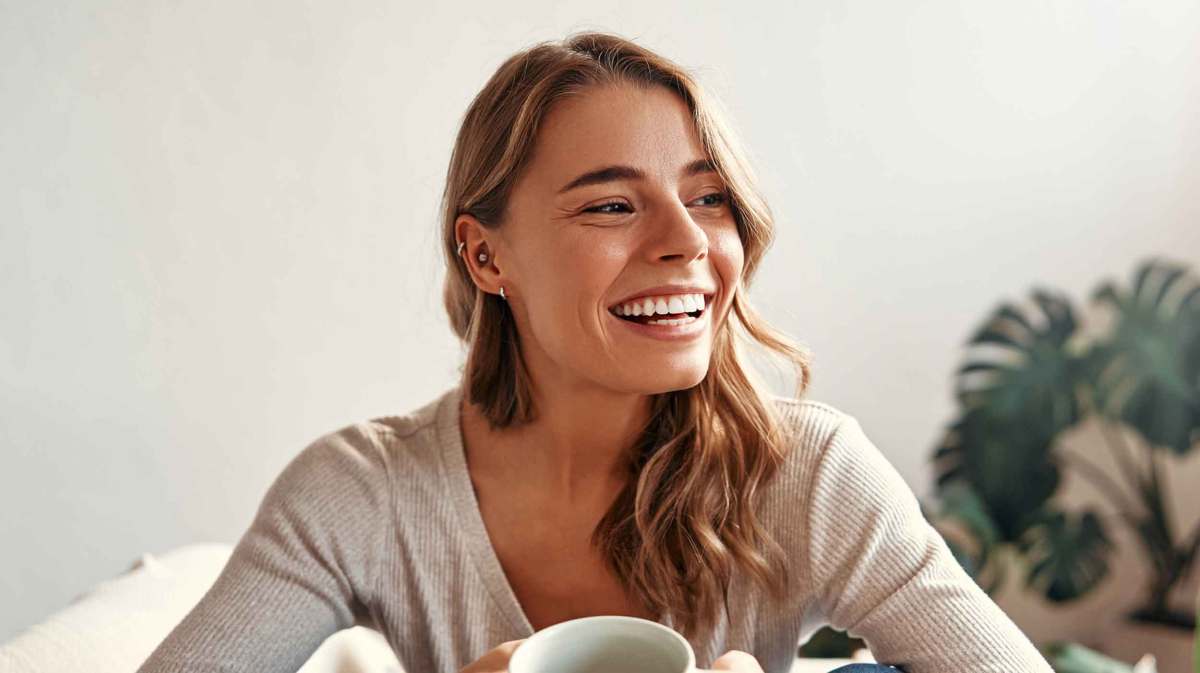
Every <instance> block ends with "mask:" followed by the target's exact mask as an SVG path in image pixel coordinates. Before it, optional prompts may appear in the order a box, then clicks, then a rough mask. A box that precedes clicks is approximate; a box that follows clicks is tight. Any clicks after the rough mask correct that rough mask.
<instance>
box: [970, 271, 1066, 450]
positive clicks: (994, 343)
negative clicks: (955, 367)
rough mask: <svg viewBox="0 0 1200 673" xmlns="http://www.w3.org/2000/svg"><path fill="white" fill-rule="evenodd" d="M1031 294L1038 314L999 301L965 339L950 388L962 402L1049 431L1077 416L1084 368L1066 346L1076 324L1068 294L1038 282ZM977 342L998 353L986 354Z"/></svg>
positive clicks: (1052, 432)
mask: <svg viewBox="0 0 1200 673" xmlns="http://www.w3.org/2000/svg"><path fill="white" fill-rule="evenodd" d="M1031 296H1032V298H1033V301H1034V303H1035V304H1036V305H1037V307H1038V309H1039V310H1040V315H1038V314H1035V313H1033V312H1028V314H1027V313H1026V312H1022V311H1021V310H1020V309H1018V308H1017V307H1015V306H1013V305H1012V304H1008V303H1005V304H1002V305H1001V306H1000V307H999V308H998V309H996V311H995V312H993V314H992V315H991V317H990V318H989V319H988V320H987V321H985V322H984V324H983V326H982V327H981V328H980V329H979V330H978V331H977V332H976V333H975V335H974V336H972V337H971V339H970V340H969V341H968V342H967V346H968V349H969V350H968V362H967V363H966V364H965V365H963V366H962V367H961V368H960V369H959V371H958V380H957V385H956V386H955V394H956V396H957V397H958V399H959V401H960V402H961V403H962V404H963V405H964V406H965V407H967V408H972V407H985V408H986V409H987V411H988V413H989V414H990V415H992V416H995V417H998V418H1004V419H1014V420H1016V419H1020V422H1021V423H1022V424H1035V425H1037V431H1038V432H1040V433H1043V434H1046V435H1050V436H1053V435H1056V434H1058V433H1059V432H1060V431H1062V430H1064V429H1066V428H1068V427H1070V426H1072V425H1074V424H1075V423H1076V422H1078V420H1079V417H1080V409H1079V404H1078V402H1077V397H1076V394H1075V387H1076V386H1077V385H1079V384H1080V383H1083V382H1085V381H1086V380H1087V379H1086V372H1087V370H1086V369H1085V358H1083V357H1081V356H1080V355H1078V354H1077V353H1076V352H1075V350H1076V349H1075V348H1073V347H1070V346H1071V342H1072V339H1073V338H1074V337H1075V336H1076V328H1077V326H1078V325H1077V323H1076V320H1075V313H1074V311H1073V310H1072V309H1071V304H1070V302H1069V300H1067V299H1066V298H1065V297H1062V296H1059V295H1055V294H1053V293H1052V292H1050V291H1048V290H1044V289H1040V288H1039V289H1034V290H1033V292H1032V293H1031ZM983 347H987V348H991V349H998V350H999V351H1000V355H999V356H996V357H988V356H987V355H986V351H985V350H984V348H983Z"/></svg>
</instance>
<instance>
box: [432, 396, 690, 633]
mask: <svg viewBox="0 0 1200 673" xmlns="http://www.w3.org/2000/svg"><path fill="white" fill-rule="evenodd" d="M436 425H437V440H438V446H439V447H440V449H441V451H440V454H441V457H442V461H441V463H442V478H443V480H444V483H445V487H446V493H448V494H449V496H450V498H451V500H452V501H453V502H454V511H455V513H456V514H457V515H458V520H459V524H460V525H461V526H462V530H463V531H464V532H465V533H466V536H467V546H468V547H470V550H471V554H472V556H473V557H474V560H475V566H476V567H477V568H478V569H479V572H480V574H481V575H482V576H483V580H484V583H485V584H487V591H488V593H489V594H491V596H492V599H493V600H494V601H495V602H496V605H497V606H498V607H499V608H500V611H501V612H502V613H504V616H505V617H507V618H508V620H509V622H510V623H511V624H512V625H513V626H514V627H516V629H517V632H518V635H519V636H520V637H521V638H528V637H529V636H531V635H533V633H534V628H533V625H532V624H531V623H530V621H529V617H528V616H526V614H525V610H524V609H523V608H522V607H521V602H520V601H519V600H517V594H516V592H515V591H513V588H512V585H511V584H510V583H509V581H508V576H507V575H505V574H504V567H503V566H501V565H500V557H499V555H497V554H496V549H495V548H494V547H493V546H492V540H491V538H490V537H489V536H488V532H487V527H486V526H485V525H484V523H483V512H482V511H481V509H480V507H479V499H478V496H477V495H476V494H475V486H474V485H473V484H472V483H471V473H470V470H469V469H468V467H467V453H466V448H465V447H466V443H465V442H464V441H463V432H462V386H461V385H456V386H454V387H453V388H451V389H450V390H448V391H446V393H445V394H443V396H442V401H441V403H440V405H439V406H438V408H437V424H436ZM658 623H659V624H662V625H664V626H667V627H669V628H674V623H673V620H672V619H671V615H670V613H669V612H667V613H666V614H664V615H663V617H662V619H661V620H659V621H658Z"/></svg>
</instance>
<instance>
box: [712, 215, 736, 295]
mask: <svg viewBox="0 0 1200 673" xmlns="http://www.w3.org/2000/svg"><path fill="white" fill-rule="evenodd" d="M708 250H709V254H710V255H711V256H712V261H713V266H714V267H716V269H717V272H718V273H720V274H721V280H722V282H724V283H725V284H727V285H732V284H734V283H735V282H736V281H737V280H738V279H739V278H740V277H741V275H742V265H743V263H744V262H745V251H744V249H743V248H742V239H741V237H740V236H738V234H737V230H736V229H732V228H731V229H722V230H721V231H719V232H717V233H716V234H715V235H713V236H710V237H709V241H708Z"/></svg>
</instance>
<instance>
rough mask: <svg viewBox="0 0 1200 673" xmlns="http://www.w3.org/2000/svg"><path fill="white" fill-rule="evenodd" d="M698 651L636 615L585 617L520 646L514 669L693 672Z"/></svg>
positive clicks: (532, 672)
mask: <svg viewBox="0 0 1200 673" xmlns="http://www.w3.org/2000/svg"><path fill="white" fill-rule="evenodd" d="M695 669H696V654H695V652H693V651H692V646H691V644H689V643H688V641H687V639H686V638H684V637H683V636H682V635H680V634H679V633H678V632H676V631H675V630H673V629H671V628H670V627H668V626H664V625H662V624H659V623H658V622H652V621H649V620H647V619H639V618H637V617H624V616H620V615H604V616H599V617H581V618H579V619H571V620H568V621H565V622H559V623H558V624H555V625H553V626H548V627H546V628H544V629H542V630H541V631H538V632H537V633H535V634H533V635H532V636H530V637H529V638H527V639H525V642H523V643H521V644H520V645H518V646H517V649H516V650H515V651H514V652H513V655H512V658H510V659H509V662H508V671H509V673H693V671H695Z"/></svg>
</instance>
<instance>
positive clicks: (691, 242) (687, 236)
mask: <svg viewBox="0 0 1200 673" xmlns="http://www.w3.org/2000/svg"><path fill="white" fill-rule="evenodd" d="M661 213H662V214H661V216H660V217H659V218H658V221H657V222H655V226H654V227H653V228H652V230H653V231H654V232H655V234H656V235H655V237H654V240H653V242H652V244H651V246H650V247H651V251H652V254H653V257H654V259H655V260H662V261H664V262H671V261H676V262H678V261H682V262H684V263H687V262H691V261H694V260H698V259H704V257H705V256H706V255H707V254H708V233H707V232H706V231H704V228H703V227H701V226H700V225H698V224H696V221H695V220H694V219H692V214H691V213H690V212H688V209H687V206H685V205H684V204H682V203H680V202H679V201H678V200H676V201H674V203H672V204H671V205H669V206H666V207H664V208H663V209H662V211H661Z"/></svg>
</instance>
